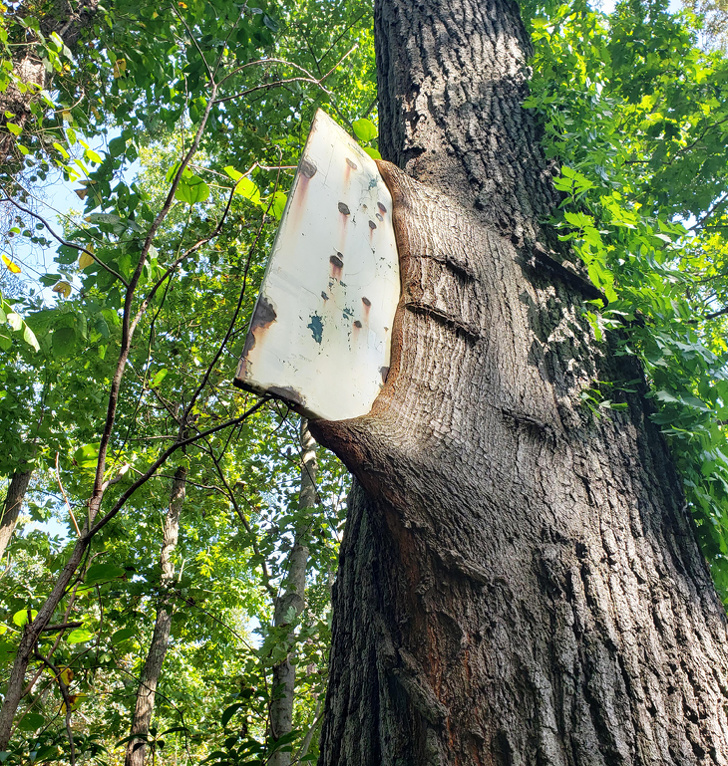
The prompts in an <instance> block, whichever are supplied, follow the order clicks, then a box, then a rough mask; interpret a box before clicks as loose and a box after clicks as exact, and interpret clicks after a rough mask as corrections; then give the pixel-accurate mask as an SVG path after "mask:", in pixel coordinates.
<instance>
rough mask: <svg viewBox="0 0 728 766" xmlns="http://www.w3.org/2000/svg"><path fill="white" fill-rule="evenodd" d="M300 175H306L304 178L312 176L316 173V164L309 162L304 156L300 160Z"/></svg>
mask: <svg viewBox="0 0 728 766" xmlns="http://www.w3.org/2000/svg"><path fill="white" fill-rule="evenodd" d="M300 168H301V175H304V176H306V178H313V177H314V176H315V175H316V166H315V165H314V164H313V162H311V160H307V159H306V158H305V157H304V158H303V159H302V160H301V165H300Z"/></svg>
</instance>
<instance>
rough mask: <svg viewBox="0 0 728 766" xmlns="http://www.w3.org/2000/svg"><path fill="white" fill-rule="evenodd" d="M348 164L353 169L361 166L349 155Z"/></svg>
mask: <svg viewBox="0 0 728 766" xmlns="http://www.w3.org/2000/svg"><path fill="white" fill-rule="evenodd" d="M346 164H347V165H348V166H349V167H350V168H351V169H352V170H358V169H359V166H358V165H357V164H356V162H354V160H350V159H349V158H348V157H347V158H346Z"/></svg>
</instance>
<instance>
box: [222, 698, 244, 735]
mask: <svg viewBox="0 0 728 766" xmlns="http://www.w3.org/2000/svg"><path fill="white" fill-rule="evenodd" d="M245 707H246V703H245V702H235V703H234V704H232V705H230V706H229V707H226V708H225V710H224V711H223V713H222V717H221V718H220V724H221V725H222V727H223V729H224V728H225V727H226V726H227V725H228V723H229V722H230V719H231V718H232V717H233V716H234V715H235V713H237V712H238V710H242V709H243V708H245Z"/></svg>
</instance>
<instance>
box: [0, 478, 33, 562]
mask: <svg viewBox="0 0 728 766" xmlns="http://www.w3.org/2000/svg"><path fill="white" fill-rule="evenodd" d="M32 476H33V470H32V469H30V470H28V471H16V472H15V473H14V474H13V475H12V477H11V479H10V484H9V485H8V491H7V494H6V495H5V503H4V505H3V515H2V519H0V558H2V556H3V554H4V553H5V549H6V548H7V547H8V543H9V542H10V538H11V537H12V536H13V532H14V531H15V525H16V524H17V522H18V514H19V513H20V508H21V507H22V505H23V501H24V500H25V493H26V492H27V491H28V485H29V484H30V479H31V477H32Z"/></svg>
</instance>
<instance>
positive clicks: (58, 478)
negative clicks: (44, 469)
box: [56, 452, 81, 537]
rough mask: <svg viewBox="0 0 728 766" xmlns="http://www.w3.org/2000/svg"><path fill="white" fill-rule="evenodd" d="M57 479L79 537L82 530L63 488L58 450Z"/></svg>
mask: <svg viewBox="0 0 728 766" xmlns="http://www.w3.org/2000/svg"><path fill="white" fill-rule="evenodd" d="M56 479H57V480H58V487H59V488H60V490H61V494H62V495H63V499H64V500H65V501H66V507H67V508H68V513H69V514H70V515H71V521H72V522H73V526H74V527H75V528H76V535H77V536H78V537H81V530H80V529H79V527H78V522H77V521H76V517H75V516H74V515H73V508H71V504H70V503H69V502H68V495H67V494H66V490H65V489H63V484H62V482H61V469H60V467H59V466H58V453H57V452H56Z"/></svg>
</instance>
